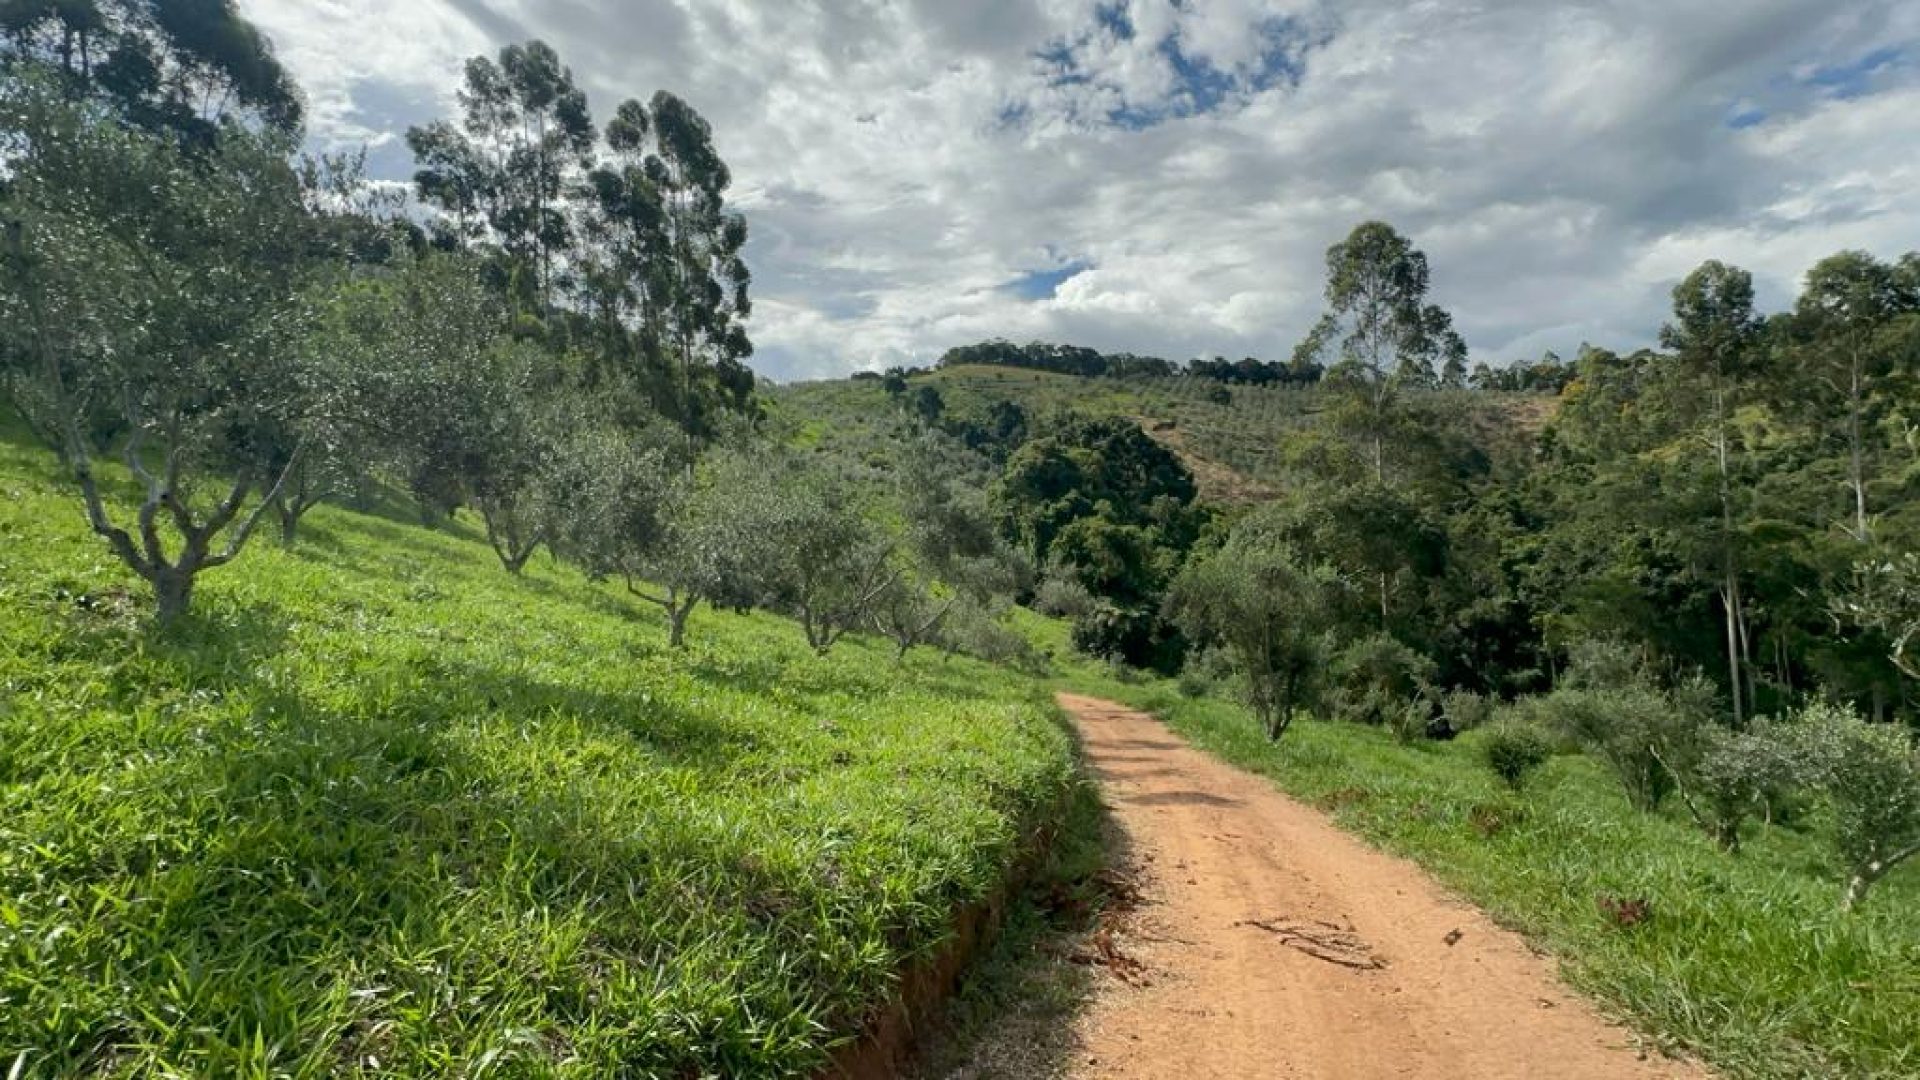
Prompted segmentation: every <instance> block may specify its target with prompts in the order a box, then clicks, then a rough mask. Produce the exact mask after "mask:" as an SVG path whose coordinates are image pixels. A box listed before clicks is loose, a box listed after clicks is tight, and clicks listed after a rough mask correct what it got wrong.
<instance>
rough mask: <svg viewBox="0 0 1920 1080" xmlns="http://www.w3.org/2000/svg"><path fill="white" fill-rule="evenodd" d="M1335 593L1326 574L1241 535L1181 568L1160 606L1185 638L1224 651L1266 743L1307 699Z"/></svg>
mask: <svg viewBox="0 0 1920 1080" xmlns="http://www.w3.org/2000/svg"><path fill="white" fill-rule="evenodd" d="M1343 588H1344V585H1343V583H1342V581H1341V579H1340V578H1339V577H1338V576H1337V575H1336V574H1335V573H1334V571H1333V570H1332V569H1331V568H1329V567H1327V566H1325V565H1323V564H1316V563H1308V562H1306V561H1304V560H1302V559H1301V558H1300V557H1299V556H1298V555H1296V554H1295V553H1294V552H1293V551H1292V550H1291V549H1289V548H1287V547H1284V546H1281V545H1277V544H1274V543H1272V542H1271V541H1268V540H1266V539H1264V538H1260V537H1256V536H1251V535H1247V534H1244V533H1242V534H1236V535H1235V536H1233V537H1232V538H1230V539H1229V540H1228V542H1227V543H1226V545H1225V546H1224V547H1222V548H1221V549H1220V550H1218V551H1216V552H1213V553H1211V554H1208V555H1203V556H1200V557H1197V558H1195V559H1194V560H1192V561H1191V562H1189V563H1188V564H1187V566H1186V568H1185V569H1183V570H1182V571H1181V573H1180V575H1179V577H1177V578H1175V579H1174V583H1173V586H1172V588H1171V590H1170V591H1169V592H1168V596H1167V601H1166V606H1167V611H1168V614H1169V615H1170V616H1171V617H1172V619H1173V620H1174V622H1175V623H1176V624H1177V625H1179V627H1180V628H1181V630H1182V631H1183V632H1185V633H1186V634H1187V636H1188V637H1189V638H1191V639H1193V640H1194V641H1198V642H1217V643H1219V644H1220V645H1221V646H1222V647H1224V648H1225V650H1226V652H1227V655H1228V656H1229V658H1230V660H1231V662H1232V665H1233V668H1234V672H1235V674H1236V675H1237V676H1238V677H1239V680H1240V685H1241V688H1242V691H1243V692H1244V694H1245V696H1246V701H1247V705H1248V707H1249V708H1251V709H1252V710H1253V712H1254V715H1255V716H1256V717H1258V718H1259V720H1260V725H1261V727H1262V729H1264V730H1265V731H1266V733H1267V737H1268V738H1269V739H1273V740H1278V739H1279V738H1280V736H1282V735H1283V734H1285V733H1286V730H1287V728H1288V727H1289V726H1290V725H1291V724H1292V723H1293V716H1294V712H1295V711H1296V710H1297V709H1298V708H1300V707H1301V706H1302V705H1304V704H1306V703H1308V702H1310V701H1311V700H1312V694H1313V692H1314V689H1315V687H1316V685H1317V682H1316V680H1317V678H1318V676H1319V673H1320V670H1321V668H1322V667H1323V666H1324V664H1325V661H1326V658H1327V647H1326V637H1325V635H1326V631H1327V628H1328V626H1329V616H1330V613H1331V610H1332V608H1333V606H1334V603H1333V602H1334V598H1335V596H1336V595H1337V594H1338V593H1339V592H1340V591H1341V590H1342V589H1343Z"/></svg>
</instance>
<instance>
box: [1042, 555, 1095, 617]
mask: <svg viewBox="0 0 1920 1080" xmlns="http://www.w3.org/2000/svg"><path fill="white" fill-rule="evenodd" d="M1094 605H1095V600H1094V598H1093V594H1092V593H1090V592H1088V591H1087V587H1086V586H1085V585H1082V584H1080V581H1079V579H1077V578H1075V577H1073V575H1072V574H1071V573H1067V572H1063V571H1061V570H1060V569H1059V568H1055V569H1054V570H1050V571H1049V572H1048V573H1047V576H1046V578H1045V579H1044V580H1042V581H1041V582H1040V588H1039V590H1038V591H1037V592H1035V593H1034V597H1033V609H1034V610H1035V611H1038V612H1039V613H1040V614H1042V615H1045V616H1048V617H1049V618H1054V619H1073V620H1076V621H1077V620H1079V619H1082V618H1085V617H1086V616H1087V615H1088V614H1090V613H1091V612H1092V611H1093V609H1094Z"/></svg>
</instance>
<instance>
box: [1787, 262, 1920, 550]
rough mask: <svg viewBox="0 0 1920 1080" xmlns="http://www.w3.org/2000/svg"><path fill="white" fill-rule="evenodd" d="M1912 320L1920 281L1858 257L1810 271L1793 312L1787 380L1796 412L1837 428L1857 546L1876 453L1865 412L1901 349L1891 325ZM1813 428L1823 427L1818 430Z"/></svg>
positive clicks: (1868, 523)
mask: <svg viewBox="0 0 1920 1080" xmlns="http://www.w3.org/2000/svg"><path fill="white" fill-rule="evenodd" d="M1915 312H1920V281H1912V280H1909V279H1908V277H1907V276H1906V275H1903V274H1902V273H1900V270H1899V267H1897V266H1895V265H1892V264H1888V263H1883V262H1881V261H1879V260H1878V259H1875V258H1874V257H1873V256H1871V255H1869V254H1867V253H1866V252H1864V251H1843V252H1840V253H1839V254H1837V255H1830V256H1828V257H1827V258H1825V259H1822V260H1820V262H1818V263H1816V264H1815V265H1814V267H1813V269H1812V270H1809V271H1808V272H1807V277H1806V283H1805V285H1804V286H1803V287H1802V289H1801V291H1800V299H1799V302H1798V304H1796V305H1795V307H1794V312H1793V319H1792V326H1791V332H1792V337H1793V343H1792V349H1791V359H1792V361H1793V362H1794V365H1795V371H1794V374H1796V375H1800V376H1803V377H1802V378H1797V379H1791V380H1789V383H1790V385H1791V387H1792V388H1793V389H1792V391H1791V392H1792V393H1793V396H1794V397H1795V398H1796V399H1797V404H1799V405H1800V406H1802V407H1803V408H1805V407H1809V406H1810V407H1812V408H1813V409H1814V410H1815V411H1816V415H1815V417H1814V419H1815V420H1816V424H1821V422H1823V421H1826V420H1828V419H1829V418H1832V417H1834V416H1835V415H1836V414H1837V416H1838V418H1839V420H1840V424H1839V428H1840V437H1841V438H1842V439H1843V440H1844V441H1845V445H1846V454H1847V487H1848V489H1849V494H1850V495H1851V497H1852V498H1851V501H1852V504H1853V505H1852V511H1853V523H1852V526H1851V528H1850V529H1849V531H1850V532H1851V533H1852V535H1853V538H1854V539H1855V540H1858V541H1859V542H1861V543H1863V544H1864V543H1868V542H1869V541H1871V540H1872V539H1873V520H1872V512H1871V507H1870V505H1869V503H1870V500H1869V497H1868V491H1867V487H1868V484H1867V481H1868V479H1869V474H1870V471H1871V469H1872V466H1873V461H1872V458H1873V456H1874V453H1875V451H1876V450H1877V449H1878V447H1877V446H1876V445H1875V442H1876V440H1875V438H1874V435H1875V432H1874V431H1873V428H1872V417H1871V415H1870V410H1871V409H1872V407H1873V406H1874V404H1875V399H1876V398H1878V397H1879V395H1880V392H1881V390H1882V387H1883V385H1884V384H1885V382H1886V380H1887V378H1888V376H1889V375H1890V374H1892V372H1893V371H1894V369H1895V365H1896V358H1897V353H1898V351H1899V350H1900V349H1901V348H1902V347H1903V345H1907V344H1909V343H1908V342H1907V341H1905V340H1904V339H1903V336H1902V335H1901V334H1900V332H1899V331H1900V329H1902V328H1900V327H1898V326H1896V325H1895V323H1896V321H1897V320H1899V319H1900V318H1901V317H1902V316H1908V315H1912V314H1913V313H1915ZM1821 426H1824V425H1823V424H1821Z"/></svg>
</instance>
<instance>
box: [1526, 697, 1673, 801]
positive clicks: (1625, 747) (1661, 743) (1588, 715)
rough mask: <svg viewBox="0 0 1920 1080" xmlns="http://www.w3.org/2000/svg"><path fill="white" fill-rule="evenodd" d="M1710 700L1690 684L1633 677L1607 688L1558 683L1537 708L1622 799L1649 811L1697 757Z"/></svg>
mask: <svg viewBox="0 0 1920 1080" xmlns="http://www.w3.org/2000/svg"><path fill="white" fill-rule="evenodd" d="M1709 700H1710V699H1708V698H1706V697H1705V696H1704V694H1703V692H1702V691H1700V690H1697V689H1693V688H1689V689H1686V690H1684V691H1682V692H1677V693H1676V694H1672V695H1669V694H1666V693H1663V692H1661V691H1660V690H1659V689H1658V688H1656V687H1654V686H1652V685H1650V684H1649V683H1647V682H1646V681H1644V680H1643V679H1641V678H1639V677H1638V676H1634V677H1632V678H1631V679H1629V680H1628V681H1625V682H1619V683H1616V684H1615V685H1613V686H1611V687H1608V688H1605V689H1602V688H1598V687H1593V686H1590V685H1580V684H1575V685H1570V686H1562V687H1560V688H1559V689H1556V690H1555V691H1554V692H1553V693H1551V694H1548V695H1547V696H1545V697H1543V698H1540V699H1538V701H1537V702H1536V705H1535V707H1536V709H1537V710H1538V712H1539V714H1540V715H1541V716H1542V717H1543V718H1544V719H1545V720H1546V721H1547V722H1548V723H1549V724H1551V725H1552V726H1553V727H1555V728H1557V729H1559V730H1560V731H1561V732H1562V733H1564V734H1565V735H1566V736H1567V737H1568V738H1570V739H1572V740H1573V741H1574V742H1576V743H1578V744H1579V745H1580V746H1581V747H1583V748H1585V749H1587V750H1589V751H1591V752H1592V753H1593V754H1594V755H1595V756H1596V757H1598V758H1599V759H1600V760H1601V761H1603V762H1605V763H1606V764H1607V767H1608V768H1610V769H1612V770H1613V773H1614V775H1615V776H1616V777H1618V778H1619V780H1620V784H1621V786H1622V787H1623V788H1625V789H1626V794H1627V801H1629V802H1631V803H1632V804H1633V805H1634V806H1635V807H1637V808H1639V809H1641V810H1647V811H1652V810H1657V809H1659V808H1660V804H1661V803H1663V802H1665V801H1666V798H1667V796H1668V795H1670V794H1672V793H1673V791H1674V788H1675V785H1676V783H1677V782H1678V780H1679V779H1680V778H1681V777H1684V776H1686V775H1688V773H1689V772H1690V771H1691V770H1692V769H1693V768H1694V767H1695V765H1696V764H1697V763H1698V762H1699V760H1700V753H1701V750H1702V742H1703V740H1704V738H1705V735H1706V732H1707V731H1708V730H1710V724H1711V713H1710V711H1709V705H1708V701H1709Z"/></svg>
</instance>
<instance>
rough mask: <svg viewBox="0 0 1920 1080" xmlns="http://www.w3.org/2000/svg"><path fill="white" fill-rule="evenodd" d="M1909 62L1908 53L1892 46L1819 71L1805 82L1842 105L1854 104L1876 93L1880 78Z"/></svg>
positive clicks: (1817, 69)
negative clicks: (1852, 102) (1854, 100)
mask: <svg viewBox="0 0 1920 1080" xmlns="http://www.w3.org/2000/svg"><path fill="white" fill-rule="evenodd" d="M1905 60H1906V50H1905V49H1902V48H1900V47H1899V46H1894V45H1889V46H1886V47H1883V48H1879V49H1875V50H1873V51H1872V52H1870V53H1867V54H1866V55H1865V56H1862V57H1860V58H1859V59H1857V60H1853V61H1851V62H1849V63H1845V64H1833V65H1830V66H1826V67H1820V68H1815V69H1814V71H1813V73H1812V74H1810V75H1807V76H1806V77H1805V78H1803V79H1802V80H1801V81H1802V82H1804V83H1805V84H1806V85H1808V86H1813V87H1818V88H1819V89H1821V90H1823V91H1825V92H1826V93H1827V94H1828V95H1830V96H1832V97H1837V98H1839V99H1840V100H1842V101H1852V100H1853V99H1854V98H1859V97H1865V96H1867V95H1868V94H1871V93H1873V91H1874V89H1875V85H1874V84H1875V83H1876V82H1877V81H1878V79H1877V78H1876V77H1877V76H1879V75H1881V74H1883V73H1884V72H1886V71H1887V70H1888V69H1890V68H1895V67H1900V66H1902V65H1903V64H1904V62H1905Z"/></svg>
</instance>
